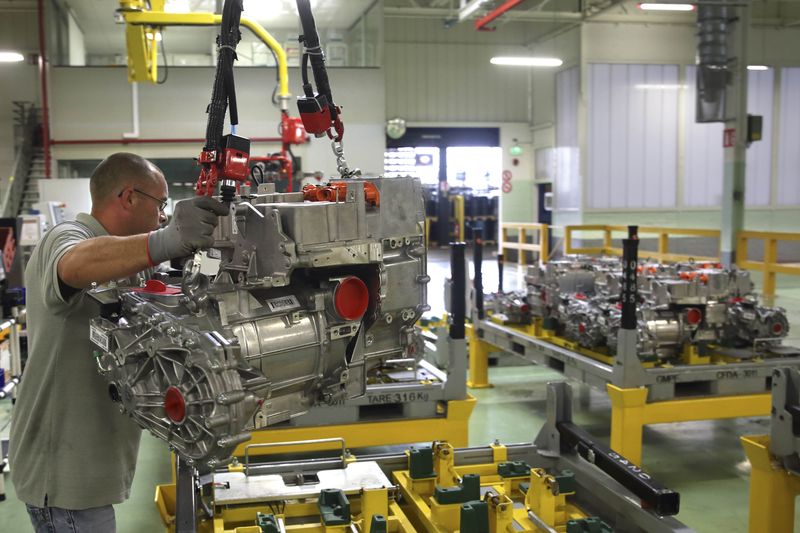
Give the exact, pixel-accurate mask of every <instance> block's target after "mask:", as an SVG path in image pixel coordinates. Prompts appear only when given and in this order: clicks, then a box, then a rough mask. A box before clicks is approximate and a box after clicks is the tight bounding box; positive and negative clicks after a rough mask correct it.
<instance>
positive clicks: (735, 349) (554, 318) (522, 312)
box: [487, 256, 789, 360]
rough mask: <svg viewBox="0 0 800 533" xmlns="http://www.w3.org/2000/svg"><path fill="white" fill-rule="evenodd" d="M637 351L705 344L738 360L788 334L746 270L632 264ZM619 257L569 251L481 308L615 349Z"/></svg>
mask: <svg viewBox="0 0 800 533" xmlns="http://www.w3.org/2000/svg"><path fill="white" fill-rule="evenodd" d="M637 272H638V275H637V288H638V297H637V322H638V328H637V329H638V346H637V348H638V349H637V353H638V354H639V356H640V358H642V359H643V360H656V359H658V360H670V359H675V358H679V357H680V356H681V355H682V354H683V353H684V351H685V349H686V348H687V347H688V346H694V347H695V348H696V349H698V351H699V352H700V353H701V354H702V353H704V352H706V351H707V349H708V347H709V346H713V347H714V349H715V350H717V351H719V350H720V349H721V350H723V353H725V355H730V356H734V357H739V358H747V357H753V356H755V355H765V354H767V353H769V352H770V351H771V350H772V349H774V348H776V347H777V346H778V345H779V344H780V342H781V340H780V339H782V338H783V337H786V335H787V334H788V332H789V323H788V321H787V319H786V312H785V310H784V309H782V308H780V307H766V306H763V305H760V304H759V303H758V299H757V297H756V295H755V294H754V293H753V283H752V281H751V280H750V274H749V273H748V272H746V271H742V270H737V269H725V268H722V266H721V265H719V264H716V263H714V264H709V263H693V262H692V263H675V264H669V265H667V264H659V263H651V262H641V263H640V264H639V266H638V268H637ZM622 276H623V271H622V263H621V261H620V259H619V258H593V257H587V256H568V257H566V258H564V259H562V260H558V261H553V262H550V263H548V264H546V265H545V266H531V267H529V268H528V272H527V275H526V276H525V280H526V283H527V291H526V292H518V293H501V294H497V295H494V296H492V297H490V298H489V303H488V304H487V308H488V309H490V310H492V311H493V312H494V313H495V314H499V315H503V317H504V320H506V321H507V322H509V323H517V324H530V323H531V321H532V319H533V318H534V317H538V318H541V319H543V324H544V326H545V327H546V328H547V329H551V330H556V331H557V332H558V333H559V334H560V335H562V336H563V337H565V338H567V339H569V340H571V341H574V342H576V343H578V344H579V345H580V346H582V347H584V348H589V349H598V348H599V349H603V348H607V349H608V351H609V352H610V353H616V350H617V332H618V330H619V328H620V320H621V317H622V310H621V309H622V304H621V301H620V298H621V296H620V295H621V283H622Z"/></svg>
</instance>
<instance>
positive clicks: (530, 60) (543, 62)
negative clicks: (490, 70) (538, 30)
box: [489, 57, 564, 67]
mask: <svg viewBox="0 0 800 533" xmlns="http://www.w3.org/2000/svg"><path fill="white" fill-rule="evenodd" d="M489 62H490V63H491V64H492V65H509V66H514V67H560V66H561V65H563V64H564V62H563V61H562V60H560V59H558V58H557V57H493V58H492V59H490V60H489Z"/></svg>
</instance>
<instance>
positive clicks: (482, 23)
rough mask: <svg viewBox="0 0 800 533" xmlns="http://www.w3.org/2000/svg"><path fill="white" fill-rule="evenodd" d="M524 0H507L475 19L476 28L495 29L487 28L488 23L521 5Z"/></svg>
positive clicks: (481, 29) (492, 29)
mask: <svg viewBox="0 0 800 533" xmlns="http://www.w3.org/2000/svg"><path fill="white" fill-rule="evenodd" d="M522 2H523V0H507V1H506V2H505V3H504V4H503V5H501V6H500V7H498V8H497V9H494V10H492V11H490V12H489V13H487V14H486V15H484V16H483V17H481V18H479V19H478V20H476V21H475V29H476V30H478V31H494V28H487V27H486V25H487V24H489V23H490V22H492V21H493V20H495V19H498V18H500V16H501V15H502V14H503V13H505V12H506V11H510V10H512V9H514V8H515V7H517V6H518V5H520V4H521V3H522Z"/></svg>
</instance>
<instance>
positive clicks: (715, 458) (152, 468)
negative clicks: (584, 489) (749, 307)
mask: <svg viewBox="0 0 800 533" xmlns="http://www.w3.org/2000/svg"><path fill="white" fill-rule="evenodd" d="M489 255H490V254H489V253H487V260H486V261H485V262H484V267H483V270H484V276H485V278H484V279H485V281H484V286H485V287H486V288H487V291H490V290H495V289H496V287H497V267H496V263H495V261H494V259H493V258H491V257H489ZM429 274H430V276H431V278H432V281H431V283H430V285H429V296H428V297H429V302H430V304H431V306H432V308H433V311H434V312H436V311H441V310H442V309H443V308H444V305H443V302H444V300H443V295H442V289H441V287H442V283H443V279H444V277H445V276H448V275H449V259H448V252H447V251H443V250H432V251H431V253H430V257H429ZM505 280H506V283H505V289H506V290H511V289H514V288H516V287H517V286H518V285H517V284H518V283H519V282H520V280H521V273H520V272H518V271H517V269H516V268H514V267H507V268H506V275H505ZM754 281H756V284H757V286H758V285H759V284H760V277H759V276H758V275H754ZM778 287H779V293H780V296H779V298H778V299H777V300H776V302H775V304H776V305H780V306H782V307H785V308H786V309H787V310H788V311H789V313H790V316H789V322H790V324H793V325H794V327H795V331H793V332H790V336H791V337H794V338H796V339H797V340H796V341H795V342H794V344H797V343H800V278H797V277H794V278H792V277H789V276H786V277H781V278H780V280H779V284H778ZM511 365H521V366H511ZM489 377H490V380H491V382H492V383H493V384H494V388H491V389H483V390H474V391H471V394H473V395H474V396H475V397H476V398H477V399H478V403H477V406H476V407H475V410H474V412H473V414H472V417H471V419H470V439H469V440H470V445H484V444H487V443H490V442H492V441H494V440H495V439H498V440H499V441H500V442H503V443H514V442H525V441H530V440H532V439H533V438H534V437H535V436H536V434H537V432H538V431H539V428H540V427H541V426H542V424H543V423H544V416H545V386H546V383H547V382H548V381H552V380H560V379H563V376H561V375H560V374H558V373H556V372H554V371H552V370H549V369H546V368H541V367H536V366H532V365H529V364H526V363H524V362H522V361H519V360H516V359H515V358H514V357H513V356H508V357H503V358H501V360H500V365H498V366H497V367H493V368H491V369H490V371H489ZM573 388H574V400H575V406H574V415H575V419H576V422H577V423H578V424H580V425H582V426H583V427H584V428H585V429H586V430H588V431H589V432H590V433H592V434H593V435H595V436H596V437H598V438H599V439H600V440H602V441H604V442H606V443H607V442H608V438H609V432H610V424H611V421H610V415H611V408H610V402H609V400H608V397H607V396H606V394H605V393H604V392H601V391H598V390H595V389H591V388H589V387H587V386H585V385H582V384H580V383H573ZM9 417H10V403H9V402H8V401H4V402H0V435H2V436H7V434H8V422H9ZM768 431H769V424H768V419H767V418H744V419H734V420H722V421H709V422H688V423H681V424H661V425H657V426H649V427H647V428H645V431H644V450H643V457H644V460H643V462H644V467H645V469H646V470H647V471H648V472H650V473H651V474H652V475H653V476H655V477H656V478H657V479H659V480H660V481H661V482H662V483H664V484H665V485H667V486H668V487H670V488H672V489H674V490H677V491H678V492H680V494H681V512H680V514H679V515H678V519H680V520H681V521H683V522H684V523H685V524H686V525H688V526H689V527H691V528H693V529H694V530H696V531H698V532H699V533H715V532H720V533H721V532H725V533H736V532H746V531H747V516H748V475H749V464H748V463H747V460H746V458H745V455H744V451H743V450H742V447H741V445H740V443H739V437H740V436H741V435H752V434H765V433H767V432H768ZM12 467H13V465H12ZM4 477H5V482H6V484H5V491H6V496H7V498H6V501H4V502H0V531H2V532H9V533H12V532H13V533H17V532H24V531H31V530H32V528H31V527H30V522H29V521H28V517H27V513H26V511H25V506H24V505H23V504H22V503H21V502H19V500H17V499H16V496H15V494H14V488H13V486H12V485H11V483H10V479H9V475H8V474H6V475H5V476H4ZM169 480H170V461H169V455H168V453H167V449H166V446H165V445H164V444H163V443H162V442H161V441H158V440H156V439H155V438H153V437H151V436H150V435H149V434H143V435H142V442H141V447H140V453H139V463H138V467H137V472H136V478H135V479H134V483H133V490H132V495H131V498H130V500H128V501H127V502H126V503H124V504H122V505H119V506H117V507H116V512H117V531H119V532H120V533H140V532H148V533H149V532H156V531H163V530H164V528H163V525H162V523H161V520H160V518H159V515H158V512H157V511H156V507H155V505H154V504H153V495H154V492H155V486H156V485H157V484H160V483H167V482H169ZM795 530H796V531H799V532H800V520H796V522H795ZM765 533H766V532H765ZM771 533H788V532H771Z"/></svg>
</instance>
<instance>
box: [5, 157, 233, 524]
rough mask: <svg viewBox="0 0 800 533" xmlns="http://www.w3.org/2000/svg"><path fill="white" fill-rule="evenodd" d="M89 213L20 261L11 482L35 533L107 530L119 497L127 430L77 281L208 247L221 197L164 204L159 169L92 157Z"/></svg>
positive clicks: (129, 450)
mask: <svg viewBox="0 0 800 533" xmlns="http://www.w3.org/2000/svg"><path fill="white" fill-rule="evenodd" d="M90 190H91V195H92V212H91V214H80V215H78V217H77V220H76V221H74V222H65V223H63V224H59V225H57V226H55V227H54V228H53V229H51V230H50V231H48V232H47V233H46V234H45V236H44V237H43V238H42V241H41V242H40V243H39V245H38V246H37V247H36V249H35V250H34V251H33V255H32V256H31V258H30V261H29V263H28V266H27V268H26V270H25V285H26V288H27V312H28V346H29V356H28V362H27V365H26V367H25V373H24V375H23V379H22V383H21V384H20V387H19V396H18V398H17V402H16V405H15V408H14V412H13V420H12V423H11V449H10V457H9V459H10V464H11V479H12V481H13V483H14V487H15V489H16V492H17V495H18V497H19V498H20V499H21V500H22V501H23V502H25V503H26V504H27V508H28V513H29V514H30V517H31V521H32V522H33V525H34V529H35V530H36V532H37V533H39V532H45V531H47V532H53V531H55V532H62V531H69V532H71V533H73V532H79V533H82V532H92V533H105V532H113V531H115V529H116V525H115V518H114V509H113V507H112V504H115V503H121V502H123V501H124V500H125V499H127V498H128V496H129V494H130V487H131V482H132V481H133V474H134V469H135V467H136V455H137V452H138V449H139V437H140V429H139V427H138V426H137V425H136V424H135V423H134V422H132V421H131V419H129V418H128V417H126V416H124V415H122V414H120V412H119V410H118V408H117V406H116V405H115V404H114V403H113V402H112V401H111V400H110V399H109V395H108V387H107V384H106V383H104V380H103V378H102V376H100V374H99V373H98V372H97V368H96V363H95V361H94V358H93V357H92V345H91V343H90V341H89V319H90V318H91V317H92V316H93V315H94V314H96V308H95V307H94V305H93V304H92V303H91V302H90V301H89V300H90V299H89V297H88V296H87V294H86V289H87V288H89V287H90V286H91V285H92V283H106V282H109V281H112V280H120V279H123V278H130V277H134V276H138V277H139V278H142V279H143V278H144V277H145V276H146V275H147V272H148V269H150V268H151V267H153V266H155V265H157V264H159V263H161V262H163V261H167V260H169V259H172V258H176V257H183V256H186V255H189V254H190V253H192V252H194V251H195V250H198V249H201V248H207V247H209V246H210V245H211V244H213V237H212V233H213V231H214V228H215V227H216V225H217V216H219V215H226V214H227V213H228V211H227V209H226V207H225V206H224V204H222V203H220V202H217V201H216V200H213V199H211V198H207V197H197V198H192V199H191V200H184V201H182V202H178V203H177V204H176V205H175V209H174V213H173V217H172V220H171V221H170V223H169V225H167V226H166V227H163V228H161V229H159V225H160V224H163V222H165V220H166V216H165V215H164V207H165V205H166V199H167V182H166V180H165V179H164V175H163V174H162V172H161V171H160V170H159V169H158V167H156V166H155V165H153V164H152V163H150V162H149V161H147V160H146V159H143V158H141V157H139V156H137V155H134V154H127V153H118V154H114V155H112V156H110V157H108V158H107V159H106V160H104V161H103V162H102V163H100V165H99V166H98V167H97V169H96V170H95V171H94V174H93V175H92V178H91V180H90Z"/></svg>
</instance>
